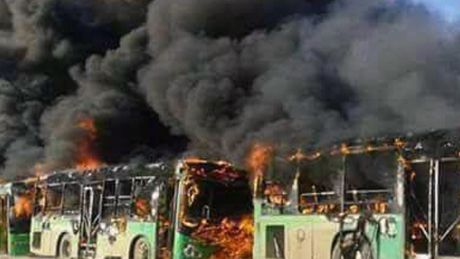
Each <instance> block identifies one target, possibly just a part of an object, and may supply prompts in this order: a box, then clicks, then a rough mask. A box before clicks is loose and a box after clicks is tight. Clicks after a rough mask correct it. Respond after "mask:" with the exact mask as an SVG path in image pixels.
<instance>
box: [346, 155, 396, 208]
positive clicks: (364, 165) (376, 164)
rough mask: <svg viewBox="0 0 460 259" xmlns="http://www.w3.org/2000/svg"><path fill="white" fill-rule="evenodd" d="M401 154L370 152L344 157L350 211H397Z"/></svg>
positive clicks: (347, 199)
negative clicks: (398, 171)
mask: <svg viewBox="0 0 460 259" xmlns="http://www.w3.org/2000/svg"><path fill="white" fill-rule="evenodd" d="M397 170H398V156H397V154H396V153H395V152H389V151H386V152H368V153H363V154H359V155H350V156H347V157H346V160H345V183H344V187H345V193H344V195H345V205H346V209H348V210H349V212H351V213H357V212H358V211H359V210H371V211H374V212H376V213H387V212H389V211H390V210H395V209H396V206H395V202H394V196H395V195H394V191H395V186H396V181H397Z"/></svg>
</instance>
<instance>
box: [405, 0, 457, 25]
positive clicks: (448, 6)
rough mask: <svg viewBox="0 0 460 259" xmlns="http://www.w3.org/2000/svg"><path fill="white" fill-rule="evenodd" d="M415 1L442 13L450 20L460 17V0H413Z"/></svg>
mask: <svg viewBox="0 0 460 259" xmlns="http://www.w3.org/2000/svg"><path fill="white" fill-rule="evenodd" d="M412 1H413V2H415V3H423V4H425V5H426V6H427V7H428V8H429V9H431V10H433V11H435V12H438V13H440V14H442V16H444V17H445V18H446V20H448V21H458V20H459V19H460V0H412Z"/></svg>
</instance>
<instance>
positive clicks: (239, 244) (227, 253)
mask: <svg viewBox="0 0 460 259" xmlns="http://www.w3.org/2000/svg"><path fill="white" fill-rule="evenodd" d="M253 231H254V223H253V219H252V217H251V216H243V217H242V218H241V219H229V218H224V219H223V220H222V221H221V222H220V224H211V223H209V222H207V221H205V220H204V221H202V222H201V224H200V226H199V227H198V229H197V230H196V231H195V232H194V233H193V234H192V235H193V237H196V238H197V239H199V240H202V241H204V242H206V243H208V244H211V245H215V246H217V247H218V249H217V251H216V252H215V253H214V254H213V255H212V257H211V258H213V259H224V258H225V259H227V258H251V253H252V244H253V235H252V233H253Z"/></svg>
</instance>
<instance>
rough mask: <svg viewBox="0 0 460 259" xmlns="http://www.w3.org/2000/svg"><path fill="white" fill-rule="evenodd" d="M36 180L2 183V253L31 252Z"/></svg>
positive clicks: (23, 253) (0, 224)
mask: <svg viewBox="0 0 460 259" xmlns="http://www.w3.org/2000/svg"><path fill="white" fill-rule="evenodd" d="M33 186H34V181H33V180H30V179H28V180H24V181H18V182H11V183H4V184H2V185H0V253H1V254H8V255H13V256H16V255H26V254H28V253H29V229H30V220H31V219H30V218H31V215H32V195H33V194H32V191H33Z"/></svg>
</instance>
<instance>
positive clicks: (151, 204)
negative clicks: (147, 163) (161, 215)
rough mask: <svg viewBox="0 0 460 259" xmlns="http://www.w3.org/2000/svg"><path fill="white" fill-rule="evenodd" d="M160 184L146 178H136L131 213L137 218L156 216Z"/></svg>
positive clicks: (153, 217) (147, 218)
mask: <svg viewBox="0 0 460 259" xmlns="http://www.w3.org/2000/svg"><path fill="white" fill-rule="evenodd" d="M160 192H161V190H160V185H159V183H155V182H150V183H149V182H147V181H146V180H136V182H135V188H134V194H133V196H134V203H133V215H134V217H136V218H137V219H143V220H153V219H155V218H156V216H157V215H156V214H157V207H158V199H159V196H160Z"/></svg>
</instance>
